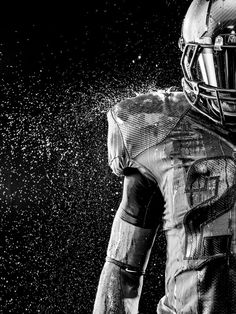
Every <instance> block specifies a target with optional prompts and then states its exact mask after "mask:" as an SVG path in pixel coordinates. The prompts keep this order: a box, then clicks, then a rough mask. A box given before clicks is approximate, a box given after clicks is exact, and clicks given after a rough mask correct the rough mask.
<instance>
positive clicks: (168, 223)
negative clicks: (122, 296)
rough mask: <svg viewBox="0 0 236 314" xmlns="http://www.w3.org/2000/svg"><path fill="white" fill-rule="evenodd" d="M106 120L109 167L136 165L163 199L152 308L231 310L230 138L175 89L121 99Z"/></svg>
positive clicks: (235, 185)
mask: <svg viewBox="0 0 236 314" xmlns="http://www.w3.org/2000/svg"><path fill="white" fill-rule="evenodd" d="M108 122H109V131H108V158H109V163H110V166H111V168H112V170H113V172H114V173H115V174H117V175H122V174H125V169H126V168H127V167H135V168H138V169H139V170H140V171H141V172H142V173H143V174H144V175H147V176H149V177H150V178H152V180H153V181H155V182H156V183H157V184H158V186H159V188H160V190H161V192H162V195H163V198H164V201H165V208H164V210H163V213H162V217H163V228H164V230H165V232H166V237H167V262H166V276H165V281H166V285H165V296H164V297H163V298H162V300H161V301H160V302H159V305H158V313H186V314H187V313H188V314H189V313H204V314H206V313H236V290H235V286H236V266H235V265H236V196H235V195H236V193H235V191H236V163H235V159H234V157H235V151H236V148H235V143H234V140H233V137H232V136H231V137H230V135H229V134H227V131H225V130H223V129H221V128H219V127H215V126H214V125H212V124H211V123H210V122H209V121H207V120H205V119H204V118H202V117H199V116H198V114H197V113H195V111H194V110H193V109H192V108H191V107H190V105H189V104H188V103H187V101H186V100H185V98H184V95H183V93H181V92H174V93H171V92H170V93H167V92H162V91H160V92H158V93H153V94H147V95H140V96H137V97H135V98H131V99H126V100H124V101H122V102H121V103H119V104H117V105H115V106H114V107H113V108H112V109H111V110H110V111H109V113H108ZM157 210H160V208H158V204H157ZM225 278H227V280H226V279H225ZM223 279H224V280H223Z"/></svg>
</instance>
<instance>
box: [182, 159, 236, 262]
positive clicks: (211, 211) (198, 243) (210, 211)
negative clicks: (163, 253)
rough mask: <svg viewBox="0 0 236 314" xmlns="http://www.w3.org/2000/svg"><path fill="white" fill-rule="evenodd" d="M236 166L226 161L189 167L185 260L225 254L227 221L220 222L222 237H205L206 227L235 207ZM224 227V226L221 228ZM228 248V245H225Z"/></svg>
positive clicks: (185, 220)
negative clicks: (188, 208)
mask: <svg viewBox="0 0 236 314" xmlns="http://www.w3.org/2000/svg"><path fill="white" fill-rule="evenodd" d="M235 189H236V163H235V161H234V160H233V159H232V158H229V157H225V158H222V157H214V158H210V159H207V158H204V159H200V160H197V161H196V162H195V163H193V165H192V166H191V167H190V169H189V171H188V175H187V180H186V194H187V198H188V202H189V206H190V208H191V209H190V211H189V212H187V213H186V215H185V217H184V226H185V231H186V250H185V258H187V259H198V258H203V257H209V255H214V254H216V252H218V253H222V254H226V250H227V249H228V246H229V245H228V241H229V239H230V237H231V235H230V234H227V233H225V230H228V223H229V221H228V220H224V219H223V220H222V221H223V225H222V224H221V229H222V230H224V232H223V233H224V234H223V235H224V237H223V235H222V236H220V235H218V238H214V237H212V238H209V237H208V238H209V239H208V238H207V237H205V233H204V232H205V231H204V230H205V229H207V226H208V224H211V223H213V221H215V220H216V219H221V217H222V216H223V215H224V214H226V213H227V212H229V211H230V210H232V209H233V208H234V206H235V204H236V194H235ZM224 224H226V225H225V226H224ZM226 244H227V245H226Z"/></svg>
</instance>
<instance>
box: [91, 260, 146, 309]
mask: <svg viewBox="0 0 236 314" xmlns="http://www.w3.org/2000/svg"><path fill="white" fill-rule="evenodd" d="M142 284H143V276H142V275H139V274H137V273H136V272H135V271H132V270H129V269H128V268H126V267H122V266H118V265H116V264H114V263H112V262H106V263H105V265H104V267H103V270H102V273H101V277H100V281H99V286H98V291H97V296H96V300H95V305H94V311H93V314H108V313H112V314H137V313H138V304H139V299H140V294H141V290H142Z"/></svg>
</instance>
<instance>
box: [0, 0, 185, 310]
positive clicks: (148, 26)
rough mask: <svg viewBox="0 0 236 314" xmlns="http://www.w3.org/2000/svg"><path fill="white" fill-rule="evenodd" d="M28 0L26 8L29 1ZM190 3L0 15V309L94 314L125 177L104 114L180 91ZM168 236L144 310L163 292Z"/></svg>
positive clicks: (122, 2)
mask: <svg viewBox="0 0 236 314" xmlns="http://www.w3.org/2000/svg"><path fill="white" fill-rule="evenodd" d="M32 2H33V1H32ZM188 5H189V1H187V0H186V1H184V0H183V1H181V3H180V1H178V0H172V1H171V0H169V1H168V0H162V1H161V0H158V1H155V3H154V4H153V3H152V2H151V1H148V0H145V1H141V0H137V1H129V0H119V1H117V0H115V1H105V0H102V1H96V2H92V1H89V0H88V1H86V2H84V3H83V2H81V3H78V2H77V3H70V2H68V1H66V2H62V3H61V4H55V5H54V4H52V3H51V5H50V6H49V4H43V3H42V2H40V3H39V2H34V3H31V4H27V5H26V4H25V5H22V4H21V5H19V4H18V5H16V4H14V3H12V2H11V3H9V5H8V7H7V8H2V10H1V14H0V100H1V101H0V113H1V114H0V143H1V150H0V162H1V166H0V198H1V213H0V219H1V225H0V252H1V253H0V268H1V269H0V287H1V291H2V292H1V297H0V313H4V314H5V313H19V314H21V313H47V314H49V313H50V314H54V313H68V314H70V313H91V312H92V306H93V302H94V298H95V293H96V287H97V283H98V278H99V274H100V271H101V268H102V265H103V262H104V258H105V251H106V246H107V241H108V238H109V233H110V228H111V224H112V220H113V217H114V213H115V210H116V208H117V206H118V204H119V201H120V198H121V190H122V178H117V177H115V176H114V175H113V174H112V173H111V171H110V169H109V168H108V166H107V150H106V135H107V122H106V112H107V110H108V109H109V108H110V107H111V106H112V105H113V104H114V103H116V102H118V101H120V100H121V99H124V98H125V97H130V96H135V95H137V94H138V93H144V92H148V91H150V90H157V89H159V88H161V89H163V88H164V89H165V88H169V87H171V86H173V85H175V86H178V87H180V79H181V76H182V73H181V70H180V66H179V59H180V52H179V50H178V45H177V42H178V38H179V35H180V29H181V23H182V19H183V17H184V14H185V12H186V10H187V7H188ZM164 262H165V240H164V236H163V234H162V233H161V232H160V234H158V237H157V241H156V243H155V247H154V250H153V253H152V256H151V260H150V264H149V267H148V272H147V275H146V278H145V285H144V290H143V295H142V300H141V305H140V313H143V314H144V313H145V314H152V313H155V309H156V304H157V302H158V300H159V299H160V297H161V296H163V293H164Z"/></svg>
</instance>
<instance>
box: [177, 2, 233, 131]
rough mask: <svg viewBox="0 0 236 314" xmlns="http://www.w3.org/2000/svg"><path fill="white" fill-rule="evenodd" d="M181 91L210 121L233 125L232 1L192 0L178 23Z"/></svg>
mask: <svg viewBox="0 0 236 314" xmlns="http://www.w3.org/2000/svg"><path fill="white" fill-rule="evenodd" d="M179 47H180V49H181V50H182V58H181V67H182V70H183V74H184V77H183V79H182V85H183V90H184V93H185V96H186V98H187V100H188V101H189V103H190V104H191V105H192V106H194V107H195V108H196V109H197V110H199V111H200V112H201V113H202V114H204V115H206V116H208V117H209V118H210V119H211V120H213V121H214V122H217V123H221V124H223V125H225V126H229V127H230V126H234V128H235V125H236V1H235V0H194V1H193V2H192V4H191V5H190V7H189V9H188V11H187V14H186V16H185V19H184V21H183V25H182V35H181V38H180V40H179Z"/></svg>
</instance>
